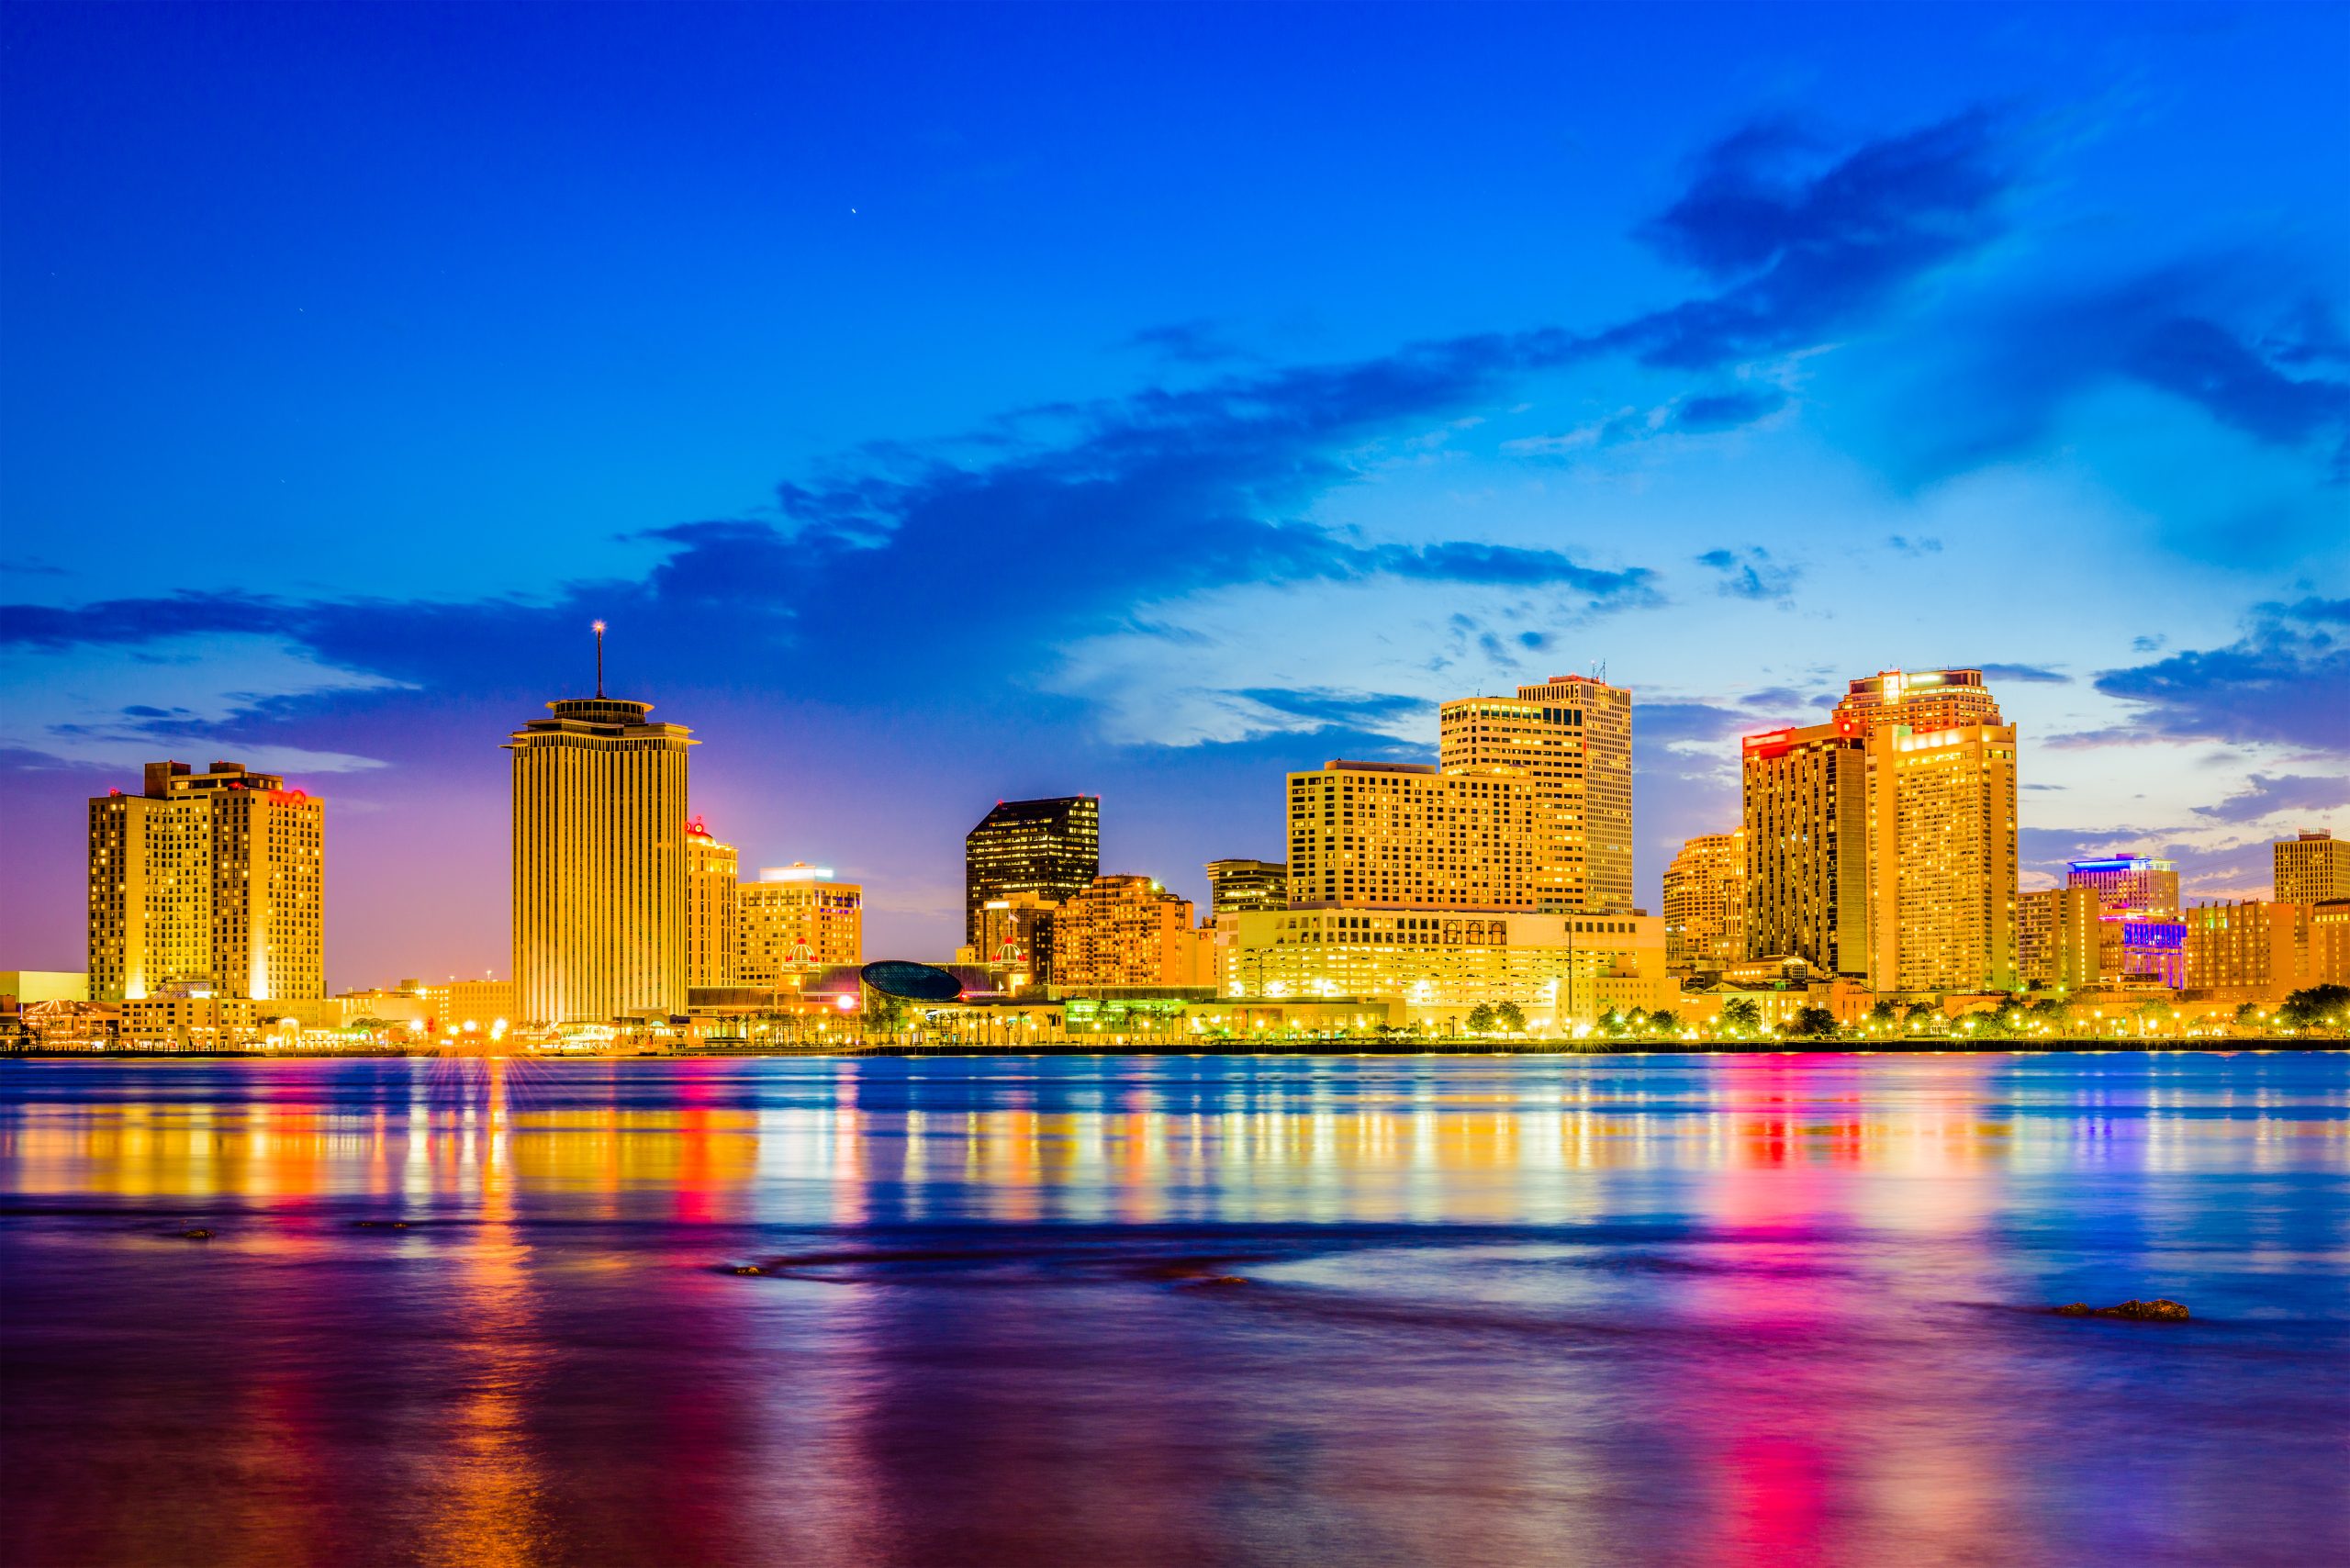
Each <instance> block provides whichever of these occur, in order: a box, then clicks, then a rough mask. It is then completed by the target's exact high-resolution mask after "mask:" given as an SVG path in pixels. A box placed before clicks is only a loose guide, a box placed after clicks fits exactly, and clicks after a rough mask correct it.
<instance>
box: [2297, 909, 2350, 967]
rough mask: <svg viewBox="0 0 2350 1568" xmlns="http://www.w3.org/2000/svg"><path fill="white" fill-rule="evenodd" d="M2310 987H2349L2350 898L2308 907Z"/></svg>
mask: <svg viewBox="0 0 2350 1568" xmlns="http://www.w3.org/2000/svg"><path fill="white" fill-rule="evenodd" d="M2309 912H2310V913H2309V920H2308V925H2309V963H2308V965H2307V969H2308V975H2307V983H2308V984H2310V985H2350V898H2340V899H2321V900H2320V901H2318V902H2315V903H2313V904H2311V905H2310V906H2309Z"/></svg>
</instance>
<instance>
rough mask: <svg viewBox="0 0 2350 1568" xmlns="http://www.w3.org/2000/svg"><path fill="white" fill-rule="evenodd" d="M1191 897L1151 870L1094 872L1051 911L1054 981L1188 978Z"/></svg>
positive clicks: (1194, 948) (1192, 974)
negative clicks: (1151, 875) (1095, 874)
mask: <svg viewBox="0 0 2350 1568" xmlns="http://www.w3.org/2000/svg"><path fill="white" fill-rule="evenodd" d="M1198 948H1199V940H1198V938H1197V937H1196V936H1195V935H1194V934H1193V932H1192V901H1191V900H1189V899H1187V898H1181V897H1179V896H1177V895H1176V894H1174V893H1170V892H1169V891H1168V890H1166V889H1164V888H1162V887H1160V886H1159V885H1158V883H1157V882H1155V881H1153V880H1151V879H1149V878H1148V877H1119V876H1110V877H1096V878H1094V879H1093V880H1092V881H1091V883H1089V884H1088V885H1087V886H1086V887H1084V888H1082V889H1080V890H1079V891H1078V892H1076V893H1075V894H1073V895H1072V896H1071V897H1069V899H1067V900H1065V901H1063V902H1062V904H1061V906H1060V908H1059V909H1057V910H1056V911H1055V912H1054V913H1053V959H1052V984H1053V985H1054V986H1055V987H1056V988H1057V989H1065V988H1070V987H1080V986H1116V985H1191V984H1193V983H1195V980H1196V977H1197V975H1198V972H1199V969H1198V958H1197V953H1198Z"/></svg>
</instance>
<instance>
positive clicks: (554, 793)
mask: <svg viewBox="0 0 2350 1568" xmlns="http://www.w3.org/2000/svg"><path fill="white" fill-rule="evenodd" d="M652 706H653V705H652V704H651V703H649V702H631V701H623V700H620V699H617V698H606V697H601V696H598V697H593V698H573V699H567V700H562V701H556V702H550V703H548V704H547V708H548V710H549V711H550V712H551V714H552V715H553V716H552V717H550V718H545V719H534V720H532V721H531V722H529V723H527V724H525V725H523V726H522V728H520V729H519V730H517V731H515V732H514V734H513V735H512V736H511V737H510V738H509V740H508V741H507V743H506V745H507V749H508V750H509V751H510V752H512V753H513V788H514V802H513V810H514V864H513V879H514V987H515V995H516V998H517V1002H516V1005H517V1006H518V1007H519V1008H520V1012H521V1014H522V1019H521V1020H518V1022H520V1021H526V1022H529V1023H532V1024H572V1023H599V1024H600V1023H606V1022H609V1021H610V1020H611V1019H614V1018H620V1017H624V1016H640V1017H641V1016H643V1015H646V1014H661V1015H664V1016H670V1015H678V1014H683V1013H684V1012H685V1011H686V989H687V967H686V901H687V876H686V865H687V857H686V848H685V838H686V832H685V828H686V817H687V806H686V766H687V756H688V747H690V746H691V745H694V744H695V742H694V741H693V739H692V732H691V731H690V730H688V729H687V728H686V727H685V726H684V725H682V724H656V723H653V722H649V720H648V718H647V715H648V714H649V713H650V712H651V711H652Z"/></svg>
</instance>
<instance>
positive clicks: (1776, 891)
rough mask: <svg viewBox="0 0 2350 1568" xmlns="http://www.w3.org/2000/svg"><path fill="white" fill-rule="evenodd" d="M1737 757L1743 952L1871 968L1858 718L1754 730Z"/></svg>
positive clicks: (1826, 969) (1852, 969)
mask: <svg viewBox="0 0 2350 1568" xmlns="http://www.w3.org/2000/svg"><path fill="white" fill-rule="evenodd" d="M1739 764H1740V767H1739V771H1740V792H1741V794H1742V796H1743V801H1744V819H1745V821H1744V827H1743V830H1742V831H1743V832H1744V833H1745V835H1746V878H1745V903H1746V921H1745V927H1746V935H1745V953H1744V957H1746V958H1802V959H1805V960H1806V961H1807V962H1808V963H1809V964H1810V965H1811V967H1812V968H1813V969H1817V970H1819V971H1821V972H1822V973H1825V974H1830V975H1835V974H1844V975H1860V974H1864V973H1866V972H1867V969H1868V952H1869V896H1868V850H1869V839H1868V805H1867V800H1866V796H1867V791H1868V754H1867V750H1866V742H1865V740H1864V739H1863V734H1862V733H1861V727H1860V725H1859V724H1858V722H1855V721H1852V720H1844V721H1841V722H1829V723H1825V724H1811V725H1807V726H1805V727H1803V728H1801V729H1791V730H1774V731H1771V732H1770V733H1768V734H1760V735H1749V736H1747V737H1746V739H1745V741H1744V742H1743V743H1742V745H1741V746H1740V759H1739Z"/></svg>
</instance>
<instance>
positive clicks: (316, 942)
mask: <svg viewBox="0 0 2350 1568" xmlns="http://www.w3.org/2000/svg"><path fill="white" fill-rule="evenodd" d="M325 846H326V806H325V802H324V801H320V800H319V798H318V797H317V796H315V795H310V794H308V793H305V792H304V791H302V790H288V789H287V788H286V787H285V779H283V778H278V777H277V776H276V775H274V774H268V773H251V772H248V771H246V769H245V767H244V765H243V764H241V763H235V762H216V763H214V764H213V765H212V766H211V767H209V768H207V769H206V770H205V771H204V772H202V773H196V772H195V771H193V770H192V769H190V768H189V767H188V765H187V764H185V763H184V762H151V763H149V764H148V765H147V768H146V777H145V781H144V786H143V788H142V789H141V790H140V793H139V794H136V795H126V794H124V793H123V792H122V791H121V790H112V791H109V792H108V793H106V794H104V795H100V796H97V797H95V799H93V800H92V801H90V841H89V873H90V919H89V960H90V998H91V1000H92V1001H94V1002H123V1001H137V1000H139V999H140V998H142V997H147V996H151V995H155V994H158V993H160V992H161V991H163V990H164V989H165V988H166V987H170V986H178V985H187V986H195V987H203V988H206V989H208V990H210V991H212V992H214V993H215V994H216V995H219V996H230V997H251V998H252V999H253V1000H254V1001H257V1002H293V1001H301V1000H306V999H309V998H314V997H319V996H323V995H325V994H326V969H325V963H324V952H323V935H324V925H325V877H326V869H325V868H326V847H325Z"/></svg>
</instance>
